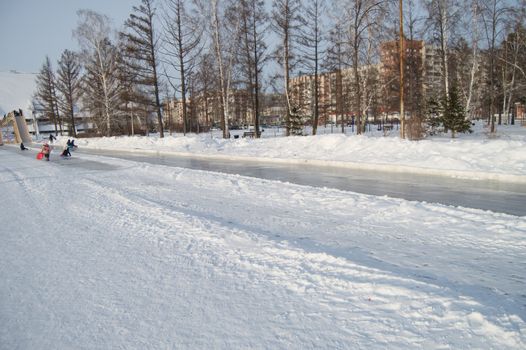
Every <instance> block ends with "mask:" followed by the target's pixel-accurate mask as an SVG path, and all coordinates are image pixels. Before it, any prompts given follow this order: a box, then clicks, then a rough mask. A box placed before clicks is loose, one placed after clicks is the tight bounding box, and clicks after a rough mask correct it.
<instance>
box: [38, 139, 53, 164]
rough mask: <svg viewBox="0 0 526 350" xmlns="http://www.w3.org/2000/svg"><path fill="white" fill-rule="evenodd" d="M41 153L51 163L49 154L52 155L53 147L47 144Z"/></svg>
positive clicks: (43, 146)
mask: <svg viewBox="0 0 526 350" xmlns="http://www.w3.org/2000/svg"><path fill="white" fill-rule="evenodd" d="M40 152H42V154H43V155H44V157H45V158H46V160H47V161H48V162H49V154H50V153H51V147H50V146H49V145H48V144H47V143H44V144H43V145H42V149H41V150H40Z"/></svg>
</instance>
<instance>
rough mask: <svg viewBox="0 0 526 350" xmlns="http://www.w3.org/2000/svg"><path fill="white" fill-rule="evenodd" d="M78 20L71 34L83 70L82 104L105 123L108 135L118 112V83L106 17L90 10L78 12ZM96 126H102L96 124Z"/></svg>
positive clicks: (115, 60) (114, 50)
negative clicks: (84, 89)
mask: <svg viewBox="0 0 526 350" xmlns="http://www.w3.org/2000/svg"><path fill="white" fill-rule="evenodd" d="M77 15H78V16H79V22H78V25H77V28H76V29H75V31H74V35H75V36H76V37H77V40H78V41H79V45H80V47H81V50H82V57H83V59H84V61H85V64H84V67H85V69H86V75H85V77H86V79H84V82H85V83H86V90H87V91H86V92H87V93H86V94H85V95H84V98H85V102H86V103H85V107H87V108H89V109H91V111H92V113H93V114H94V116H95V117H98V118H99V119H100V118H102V119H103V120H104V123H105V127H104V130H105V134H106V136H110V135H111V131H112V128H111V126H112V120H113V119H115V118H117V117H118V115H119V103H120V100H119V93H120V92H119V90H120V82H119V80H118V78H117V75H116V70H117V51H116V48H115V46H114V45H113V44H112V43H111V41H110V39H109V37H108V35H110V34H111V32H112V31H111V28H110V25H109V22H110V20H109V18H108V17H107V16H105V15H101V14H99V13H97V12H94V11H91V10H79V11H78V12H77ZM98 125H99V127H102V125H101V124H100V123H99V124H98Z"/></svg>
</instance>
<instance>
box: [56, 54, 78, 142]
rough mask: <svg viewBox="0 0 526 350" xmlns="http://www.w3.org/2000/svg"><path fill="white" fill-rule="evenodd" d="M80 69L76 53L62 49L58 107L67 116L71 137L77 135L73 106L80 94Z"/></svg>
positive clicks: (58, 81) (59, 67) (59, 64)
mask: <svg viewBox="0 0 526 350" xmlns="http://www.w3.org/2000/svg"><path fill="white" fill-rule="evenodd" d="M80 70H81V65H80V63H79V59H78V56H77V54H76V53H74V52H73V51H70V50H64V52H63V53H62V56H61V57H60V61H59V62H58V79H57V89H58V91H59V92H60V94H61V98H60V99H59V107H60V110H61V111H62V114H63V115H67V116H68V117H69V120H70V125H69V134H70V135H72V136H73V137H77V130H76V127H75V107H76V105H77V103H78V100H79V98H80V97H81V94H82V85H81V83H82V81H81V76H80Z"/></svg>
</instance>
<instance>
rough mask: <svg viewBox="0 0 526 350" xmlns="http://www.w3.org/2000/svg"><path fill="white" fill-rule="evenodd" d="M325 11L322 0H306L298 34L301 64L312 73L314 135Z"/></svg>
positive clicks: (317, 114)
mask: <svg viewBox="0 0 526 350" xmlns="http://www.w3.org/2000/svg"><path fill="white" fill-rule="evenodd" d="M325 11H326V3H325V1H324V0H307V1H306V4H304V9H303V11H302V12H303V14H304V16H303V17H302V24H303V25H302V26H301V33H300V36H299V44H300V51H301V54H302V55H303V60H302V63H303V66H304V67H305V68H306V69H307V70H308V71H309V72H310V73H311V74H312V75H313V80H314V81H313V86H312V90H313V91H312V93H311V99H314V105H313V106H312V134H313V135H316V132H317V130H318V121H319V111H320V106H319V91H318V90H319V68H320V63H321V58H322V55H323V47H322V45H323V44H322V41H323V40H324V33H323V23H322V19H323V16H324V14H325Z"/></svg>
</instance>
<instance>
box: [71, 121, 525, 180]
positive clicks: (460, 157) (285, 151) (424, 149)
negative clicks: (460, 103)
mask: <svg viewBox="0 0 526 350" xmlns="http://www.w3.org/2000/svg"><path fill="white" fill-rule="evenodd" d="M61 142H62V143H64V142H65V139H62V140H61ZM77 143H78V144H79V145H80V146H81V147H83V148H93V149H106V150H108V149H111V150H119V151H130V152H150V153H163V154H173V155H178V156H188V157H220V158H224V159H230V160H248V161H258V162H259V161H272V162H284V163H296V164H297V163H310V164H313V165H330V166H338V167H349V168H361V169H367V170H382V171H392V172H412V173H420V174H430V175H446V176H452V177H460V178H469V179H486V180H487V179H489V180H499V181H512V182H524V183H526V151H525V150H526V128H521V127H520V126H514V127H512V126H509V127H506V128H501V131H500V133H499V137H498V138H496V139H490V138H488V137H487V136H486V135H485V134H484V133H483V130H482V129H481V128H480V126H479V130H478V132H477V133H476V134H475V135H471V136H461V137H460V138H458V139H448V138H444V137H438V138H432V139H429V140H423V141H408V140H401V139H399V138H398V137H378V136H367V135H362V136H356V135H342V134H334V135H319V136H305V137H276V138H262V139H243V138H241V139H228V140H225V139H221V138H212V137H210V134H206V135H187V136H185V137H183V136H180V135H178V136H166V137H165V138H163V139H160V138H158V137H156V136H150V137H139V136H136V137H103V138H94V139H79V140H78V142H77Z"/></svg>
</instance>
